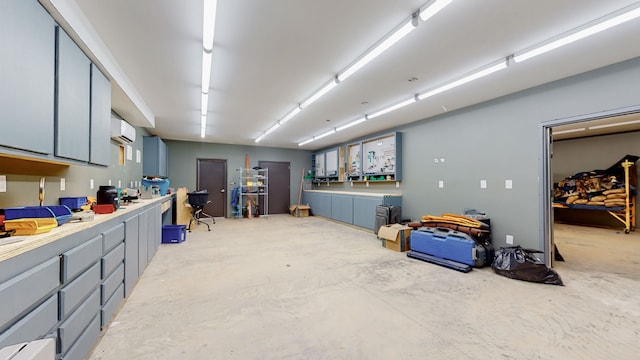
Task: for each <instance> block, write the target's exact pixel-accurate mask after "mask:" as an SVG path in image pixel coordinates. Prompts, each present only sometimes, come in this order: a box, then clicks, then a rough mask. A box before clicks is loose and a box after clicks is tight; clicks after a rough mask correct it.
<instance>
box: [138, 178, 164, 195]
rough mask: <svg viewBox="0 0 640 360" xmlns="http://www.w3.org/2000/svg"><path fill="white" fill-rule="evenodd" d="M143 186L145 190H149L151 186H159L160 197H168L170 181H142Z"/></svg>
mask: <svg viewBox="0 0 640 360" xmlns="http://www.w3.org/2000/svg"><path fill="white" fill-rule="evenodd" d="M142 186H144V188H145V190H148V189H149V186H157V187H158V188H159V189H160V195H163V196H164V195H167V190H168V189H169V179H142Z"/></svg>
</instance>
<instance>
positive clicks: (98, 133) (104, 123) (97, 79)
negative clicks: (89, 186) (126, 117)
mask: <svg viewBox="0 0 640 360" xmlns="http://www.w3.org/2000/svg"><path fill="white" fill-rule="evenodd" d="M110 131H111V83H110V82H109V79H107V77H106V76H104V75H103V74H102V72H100V70H99V69H98V68H97V67H96V66H95V65H94V64H91V143H90V146H91V147H90V148H89V162H91V163H93V164H98V165H104V166H109V163H110V162H111V150H110V145H111V140H110V137H109V132H110Z"/></svg>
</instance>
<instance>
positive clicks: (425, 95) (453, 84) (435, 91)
mask: <svg viewBox="0 0 640 360" xmlns="http://www.w3.org/2000/svg"><path fill="white" fill-rule="evenodd" d="M506 68H507V59H502V60H500V62H499V63H497V64H495V65H492V66H489V67H487V68H485V69H482V70H479V71H476V72H473V73H471V74H470V75H467V76H465V77H463V78H461V79H459V80H456V81H452V82H450V83H448V84H445V85H442V86H440V87H437V88H435V89H433V90H430V91H427V92H425V93H422V94H418V96H417V98H418V100H424V99H426V98H428V97H432V96H435V95H437V94H440V93H443V92H445V91H447V90H451V89H453V88H455V87H458V86H460V85H463V84H466V83H468V82H471V81H473V80H477V79H480V78H481V77H485V76H487V75H490V74H493V73H494V72H496V71H500V70H502V69H506Z"/></svg>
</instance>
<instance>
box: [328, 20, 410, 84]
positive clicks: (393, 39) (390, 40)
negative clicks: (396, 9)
mask: <svg viewBox="0 0 640 360" xmlns="http://www.w3.org/2000/svg"><path fill="white" fill-rule="evenodd" d="M415 28H416V27H415V25H414V24H413V18H411V19H409V20H407V22H406V23H405V24H403V25H402V26H401V27H400V28H399V29H398V30H396V31H395V32H394V33H393V34H391V36H389V37H387V38H386V39H385V40H384V41H383V42H381V43H380V44H378V45H377V46H376V47H374V48H373V49H372V50H371V51H369V52H368V53H367V54H366V55H364V56H363V57H361V58H360V60H358V61H357V62H356V63H355V64H353V65H351V66H350V67H349V68H347V70H345V71H343V72H342V73H340V74H338V81H344V80H346V79H347V78H348V77H349V76H351V75H353V74H354V73H355V72H356V71H358V70H360V69H361V68H362V67H363V66H365V65H367V64H368V63H369V62H370V61H371V60H373V59H375V58H376V57H378V55H380V54H382V53H383V52H384V51H385V50H387V49H388V48H390V47H391V46H393V44H395V43H397V42H398V41H400V39H402V38H403V37H405V36H406V35H407V34H408V33H410V32H411V31H413V29H415Z"/></svg>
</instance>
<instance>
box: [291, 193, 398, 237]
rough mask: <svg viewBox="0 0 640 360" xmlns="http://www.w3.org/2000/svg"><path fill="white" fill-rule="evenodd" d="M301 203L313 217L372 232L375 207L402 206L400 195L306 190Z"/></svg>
mask: <svg viewBox="0 0 640 360" xmlns="http://www.w3.org/2000/svg"><path fill="white" fill-rule="evenodd" d="M302 202H303V203H305V204H309V206H310V207H311V213H312V214H314V215H319V216H324V217H326V218H330V219H333V220H338V221H342V222H345V223H347V224H352V225H356V226H360V227H363V228H366V229H370V230H374V228H375V216H376V206H378V205H395V206H402V195H390V194H375V193H353V192H340V191H322V190H310V191H309V190H306V191H304V192H303V193H302Z"/></svg>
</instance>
